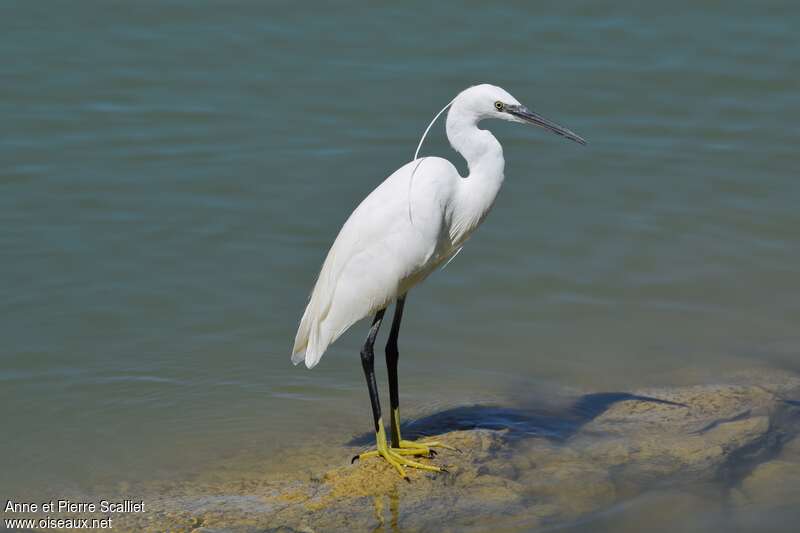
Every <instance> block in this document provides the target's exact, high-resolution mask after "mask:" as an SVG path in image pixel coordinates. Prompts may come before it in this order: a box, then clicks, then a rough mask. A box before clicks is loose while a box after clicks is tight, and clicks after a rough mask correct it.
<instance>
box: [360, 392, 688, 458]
mask: <svg viewBox="0 0 800 533" xmlns="http://www.w3.org/2000/svg"><path fill="white" fill-rule="evenodd" d="M626 400H637V401H640V402H652V403H657V404H665V405H673V406H678V407H687V405H686V404H683V403H679V402H673V401H669V400H662V399H659V398H653V397H650V396H641V395H638V394H631V393H627V392H598V393H593V394H586V395H584V396H581V397H580V398H578V400H577V401H576V402H575V403H574V404H572V405H571V406H570V407H569V408H567V409H563V410H560V411H545V410H539V409H524V408H516V407H504V406H498V405H481V404H476V405H467V406H461V407H453V408H451V409H445V410H443V411H439V412H438V413H433V414H431V415H428V416H425V417H422V418H418V419H415V420H410V421H408V422H404V423H403V424H402V425H401V426H400V429H401V431H402V434H403V438H410V439H420V438H423V437H426V436H429V435H441V434H443V433H449V432H451V431H468V430H473V429H490V430H495V431H498V430H507V433H506V438H507V439H508V440H518V439H523V438H532V437H537V438H545V439H548V440H551V441H554V442H560V441H564V440H566V439H568V438H569V437H571V436H572V435H573V434H574V433H575V432H577V431H578V430H579V429H580V428H581V427H583V425H584V424H586V423H588V422H590V421H592V420H594V419H595V418H596V417H598V416H600V415H601V414H603V413H604V412H606V411H607V410H608V409H609V408H610V407H611V406H612V405H614V404H615V403H617V402H622V401H626ZM374 442H375V435H374V434H373V433H364V434H362V435H359V436H357V437H354V438H353V439H352V440H351V441H349V442H348V443H347V445H348V446H367V445H370V444H374Z"/></svg>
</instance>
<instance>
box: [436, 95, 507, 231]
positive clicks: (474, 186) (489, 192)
mask: <svg viewBox="0 0 800 533" xmlns="http://www.w3.org/2000/svg"><path fill="white" fill-rule="evenodd" d="M482 118H484V117H483V116H481V115H480V114H479V113H477V112H475V111H474V110H473V109H471V108H470V107H468V106H465V105H462V102H460V101H459V99H458V98H456V100H455V101H454V102H453V105H452V107H451V108H450V111H449V112H448V114H447V124H446V129H447V139H448V140H449V141H450V145H451V146H452V147H453V149H454V150H455V151H457V152H458V153H459V154H461V155H462V157H464V159H465V160H466V161H467V165H468V166H469V174H468V175H467V177H465V178H463V179H462V181H461V184H460V187H459V188H458V193H457V196H456V198H454V202H453V206H452V209H453V212H452V223H451V230H450V236H451V239H452V241H453V243H454V245H456V246H459V245H460V244H461V243H463V241H464V240H465V239H466V238H467V237H469V235H470V234H471V233H472V231H473V230H474V229H475V228H477V227H478V226H479V225H480V223H481V222H482V221H483V219H484V218H485V217H486V215H487V214H488V213H489V211H490V210H491V208H492V205H494V201H495V199H496V198H497V193H498V192H500V187H501V186H502V185H503V178H504V175H503V169H504V167H505V160H504V159H503V148H502V146H500V142H499V141H498V140H497V139H496V138H495V136H494V135H492V134H491V132H489V131H488V130H483V129H480V128H479V127H478V122H479V121H480V120H481V119H482Z"/></svg>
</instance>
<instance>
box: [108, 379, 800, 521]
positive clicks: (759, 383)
mask: <svg viewBox="0 0 800 533" xmlns="http://www.w3.org/2000/svg"><path fill="white" fill-rule="evenodd" d="M797 399H800V378H798V376H795V375H792V374H787V373H781V372H772V371H753V372H748V373H743V374H739V375H737V376H735V377H734V378H732V379H730V380H729V381H728V382H726V383H724V384H717V385H708V386H694V387H682V388H661V389H656V388H654V389H647V390H640V391H635V392H630V393H598V394H589V395H585V396H582V397H580V398H578V399H577V401H576V402H574V404H573V405H572V406H571V407H570V408H568V409H566V410H564V411H559V412H548V413H542V412H533V411H526V410H517V411H514V410H513V408H510V407H509V408H505V407H504V408H502V409H503V410H504V411H503V412H504V413H506V414H509V413H510V414H514V416H515V417H516V418H513V420H512V422H513V423H512V424H510V427H509V429H489V428H481V427H477V428H474V429H463V428H462V429H457V430H455V431H444V432H441V433H440V434H437V435H436V439H437V440H441V441H443V442H445V443H447V444H450V445H452V446H455V447H457V448H459V449H460V450H462V451H463V453H455V452H450V451H446V450H443V451H442V452H441V453H440V454H439V455H438V456H437V457H436V458H435V459H434V460H433V461H430V460H428V459H421V461H422V462H433V463H435V464H439V465H444V466H446V467H447V469H448V471H449V472H448V473H441V474H436V473H430V472H425V471H419V470H414V469H408V471H409V476H410V478H411V479H410V483H409V482H406V481H404V480H402V479H401V478H400V477H399V476H398V475H397V474H396V472H394V470H392V469H391V467H390V466H389V465H387V464H386V463H385V462H384V461H382V460H380V459H369V460H365V461H361V462H360V463H358V464H356V465H349V464H348V465H342V466H338V467H331V466H330V465H329V463H326V462H322V463H321V464H319V465H316V466H311V472H310V473H309V472H308V470H307V467H306V468H303V469H301V468H298V469H296V470H292V469H291V468H285V469H284V473H283V474H279V475H278V474H265V475H263V476H260V477H258V478H256V479H247V480H244V479H230V480H227V481H220V480H219V479H215V480H214V481H208V482H197V483H194V484H190V483H187V484H184V485H183V486H182V487H176V486H172V487H170V486H167V487H164V488H163V489H162V490H161V491H160V493H161V496H160V497H159V498H158V500H157V502H154V503H153V505H154V506H155V507H157V508H159V509H160V513H161V514H160V519H159V520H157V521H156V522H157V523H152V521H151V522H150V523H146V522H138V523H137V522H136V521H135V518H136V517H130V516H129V517H127V518H128V519H129V520H128V522H125V521H124V520H122V521H121V523H117V524H116V525H115V528H116V529H120V528H123V529H124V528H126V527H128V528H130V529H134V530H141V529H145V530H159V531H161V530H165V529H170V530H185V531H191V530H192V529H193V528H198V529H197V530H199V531H306V532H310V531H314V532H321V531H339V530H348V531H361V530H372V529H376V530H378V531H380V530H383V531H394V530H411V531H417V530H432V531H464V530H465V529H466V530H476V531H484V530H498V529H503V530H514V529H526V530H529V529H532V528H535V527H536V526H537V525H548V524H557V523H565V522H570V521H574V520H578V519H584V518H586V517H589V516H591V515H592V514H593V513H598V512H601V511H605V510H608V509H610V508H612V506H614V505H615V504H617V503H620V502H623V501H626V500H628V499H631V498H635V497H638V496H640V495H641V494H643V493H644V492H645V491H646V490H647V489H650V488H653V489H658V488H659V487H663V486H665V484H670V486H671V487H673V489H674V487H675V486H680V484H681V483H689V482H702V483H707V484H717V485H718V486H719V487H720V490H725V491H728V490H730V491H731V494H732V495H733V496H732V497H731V501H732V503H733V504H734V505H758V504H763V503H764V502H763V500H764V499H766V500H774V499H775V498H778V497H782V498H783V499H784V500H785V499H786V497H788V498H793V499H794V501H793V503H794V504H797V503H798V499H800V493H798V492H791V490H795V491H797V489H798V488H800V483H798V482H796V481H795V482H794V483H793V484H790V486H791V487H792V489H790V491H789V492H788V496H787V493H786V491H785V490H784V492H783V493H781V494H779V495H776V494H775V492H774V489H773V487H775V486H787V483H789V480H797V479H798V478H800V440H794V441H792V439H793V438H794V436H795V435H796V434H797V431H798V419H799V414H800V405H796V404H795V403H794V402H795V401H796V400H797ZM459 409H460V411H459V416H461V415H463V413H464V412H467V411H468V410H469V409H489V408H488V407H487V406H474V407H472V408H470V407H465V408H459ZM491 409H495V410H496V409H500V408H498V407H491ZM433 416H434V417H439V418H437V420H445V421H449V422H448V423H452V422H453V421H454V420H456V419H457V417H456V416H455V415H454V414H453V413H450V414H448V413H439V414H436V415H433ZM526 421H527V423H523V422H526ZM423 425H424V424H423ZM477 425H478V426H480V424H477ZM451 427H452V426H451ZM455 427H461V426H459V425H458V424H455ZM553 427H558V428H560V431H551V429H552V428H553ZM795 448H797V450H795ZM782 450H785V451H783V452H782ZM357 451H359V450H358V449H356V448H354V447H342V449H341V458H344V457H346V456H348V454H353V453H356V452H357ZM337 455H338V452H337ZM302 456H303V450H302V449H296V450H295V451H294V457H295V458H297V457H300V458H302ZM284 466H285V465H284ZM292 472H296V473H295V474H293V473H292ZM659 490H660V489H659ZM670 498H678V499H679V500H680V501H681V502H683V501H684V499H681V498H682V497H678V496H674V495H671V496H670ZM691 503H692V502H691V499H689V504H691ZM687 505H688V504H687ZM688 506H689V507H691V505H688ZM187 509H190V510H191V513H188V512H187ZM131 518H133V520H131Z"/></svg>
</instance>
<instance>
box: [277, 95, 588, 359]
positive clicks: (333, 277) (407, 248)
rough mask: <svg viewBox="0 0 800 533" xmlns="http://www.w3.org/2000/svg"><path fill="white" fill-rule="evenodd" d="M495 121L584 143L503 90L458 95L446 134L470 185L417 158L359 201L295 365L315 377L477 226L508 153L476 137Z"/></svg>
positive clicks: (307, 316) (310, 314)
mask: <svg viewBox="0 0 800 533" xmlns="http://www.w3.org/2000/svg"><path fill="white" fill-rule="evenodd" d="M489 118H497V119H502V120H510V121H514V122H532V123H535V124H537V125H540V126H543V127H546V128H548V129H551V130H552V131H554V132H555V133H558V134H560V135H564V136H566V137H568V138H572V139H573V140H577V141H578V142H582V139H580V137H577V136H576V135H575V134H573V133H572V132H570V131H569V130H565V129H563V128H560V127H558V126H555V125H554V124H552V123H549V122H547V121H545V120H544V119H543V118H541V117H540V116H538V115H536V114H535V113H532V112H529V111H528V110H527V109H526V108H524V107H523V106H522V105H521V104H520V103H519V102H518V101H517V100H516V99H515V98H514V97H513V96H511V95H510V94H509V93H507V92H506V91H505V90H503V89H501V88H499V87H495V86H492V85H486V84H484V85H477V86H474V87H470V88H468V89H466V90H465V91H463V92H461V93H460V94H459V95H458V96H457V97H456V98H455V99H454V100H453V102H452V105H451V107H450V110H449V112H448V115H447V127H446V130H447V138H448V140H449V141H450V144H451V145H452V146H453V148H454V149H455V150H456V151H458V152H459V153H460V154H461V155H462V156H463V157H464V158H465V159H466V161H467V163H468V165H469V174H468V176H466V177H462V176H460V175H459V173H458V171H457V170H456V168H455V167H454V166H453V165H452V164H451V163H450V162H449V161H447V160H446V159H442V158H440V157H425V158H421V159H416V160H414V161H411V162H409V163H407V164H405V165H404V166H402V167H401V168H400V169H398V170H397V171H395V172H394V173H393V174H392V175H391V176H389V177H388V178H386V180H385V181H383V183H381V184H380V185H379V186H378V187H377V188H376V189H375V190H374V191H372V192H371V193H370V194H369V196H367V197H366V198H365V199H364V200H363V201H362V202H361V204H360V205H359V206H358V207H357V208H356V210H355V211H353V213H352V214H351V215H350V217H349V218H348V219H347V222H345V224H344V226H343V227H342V229H341V230H340V232H339V235H338V236H337V237H336V240H335V241H334V243H333V246H331V249H330V251H329V252H328V256H327V257H326V259H325V262H324V264H323V265H322V270H321V271H320V273H319V277H318V278H317V283H316V285H315V286H314V290H313V292H312V294H311V299H310V301H309V303H308V306H307V307H306V310H305V312H304V313H303V318H302V319H301V321H300V327H299V329H298V331H297V336H296V338H295V342H294V348H293V349H292V362H293V363H294V364H298V363H300V362H301V361H305V364H306V366H307V367H308V368H313V367H314V366H315V365H316V364H317V363H318V362H319V360H320V358H321V357H322V355H323V354H324V353H325V350H326V349H327V348H328V346H329V345H330V344H331V343H332V342H334V341H335V340H336V339H337V338H338V337H339V336H340V335H341V334H342V333H344V332H345V331H346V330H347V329H348V328H349V327H350V326H352V325H353V324H354V323H356V322H357V321H359V320H361V319H362V318H364V317H367V316H370V315H373V314H375V313H376V312H377V311H379V310H381V309H384V308H385V307H386V306H388V305H389V304H390V303H391V302H392V301H394V300H395V299H396V298H398V297H399V296H402V295H404V294H405V293H406V292H407V291H408V290H409V289H411V288H412V287H414V286H415V285H417V284H418V283H420V282H421V281H422V280H424V279H425V278H426V277H427V276H428V275H429V274H431V272H433V271H434V270H435V269H436V268H437V267H439V266H441V265H443V264H444V263H445V262H446V261H447V260H448V259H449V258H450V257H452V256H453V255H454V254H455V253H457V252H458V251H459V250H460V248H461V246H462V245H463V244H464V241H465V240H466V239H467V238H468V237H469V236H470V235H471V234H472V232H473V231H474V230H475V228H477V227H478V225H480V223H481V222H482V221H483V219H484V217H485V216H486V215H487V214H488V212H489V210H490V209H491V207H492V205H493V204H494V201H495V198H496V197H497V193H498V192H499V190H500V187H501V185H502V183H503V167H504V159H503V149H502V147H501V146H500V143H499V142H498V141H497V139H495V137H494V136H493V135H492V134H491V133H489V132H488V131H486V130H482V129H480V128H478V123H479V122H480V121H481V120H484V119H489Z"/></svg>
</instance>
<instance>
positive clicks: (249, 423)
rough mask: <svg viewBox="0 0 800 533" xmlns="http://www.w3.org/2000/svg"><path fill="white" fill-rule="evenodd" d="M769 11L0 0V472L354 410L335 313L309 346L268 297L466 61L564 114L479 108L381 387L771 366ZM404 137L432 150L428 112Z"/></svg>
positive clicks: (782, 342)
mask: <svg viewBox="0 0 800 533" xmlns="http://www.w3.org/2000/svg"><path fill="white" fill-rule="evenodd" d="M739 4H743V3H739ZM799 15H800V13H798V10H797V7H796V6H794V5H793V4H791V3H789V2H783V3H780V2H766V3H758V4H756V3H751V4H743V5H738V4H731V3H724V4H723V3H716V2H683V1H681V2H677V3H676V2H672V3H670V4H669V5H664V6H662V7H655V6H649V7H644V6H642V7H633V8H631V7H625V8H622V7H620V6H617V5H616V4H614V3H611V2H588V1H587V2H577V3H570V4H569V5H566V4H565V5H558V6H556V5H547V6H544V5H542V6H539V5H533V4H529V3H527V2H510V3H503V4H502V5H499V4H498V5H487V4H486V3H483V2H468V3H466V4H465V5H464V6H462V7H460V8H458V9H456V8H448V7H444V6H441V7H439V6H434V5H430V4H429V3H424V2H418V3H414V4H411V3H404V4H403V5H402V7H401V6H397V7H367V6H365V5H360V4H354V3H353V4H342V5H338V6H335V7H333V6H331V7H320V6H314V7H312V6H310V5H302V4H297V3H278V2H275V3H256V2H252V3H249V2H226V3H215V2H188V1H182V2H160V3H155V2H152V3H137V4H135V5H125V4H122V3H107V2H78V3H67V2H51V3H22V2H18V3H14V2H12V3H4V4H3V5H2V6H0V30H1V31H0V54H1V55H2V57H3V60H2V61H0V80H2V82H1V83H0V117H2V121H0V249H2V257H3V259H2V261H0V280H2V281H1V282H0V283H2V291H1V292H0V338H2V339H3V345H2V346H3V349H2V351H0V382H1V384H0V420H2V436H0V471H1V472H3V475H2V477H0V494H23V493H28V494H39V493H41V492H42V491H44V490H47V491H49V492H54V493H58V492H59V491H61V490H66V488H77V489H81V490H83V489H86V490H88V488H90V487H92V486H94V484H96V483H101V482H108V481H116V480H129V479H135V478H159V477H165V476H172V475H177V476H184V475H187V474H189V473H191V472H193V471H195V470H197V469H202V468H205V467H207V466H208V465H211V464H213V462H214V461H215V460H216V459H218V458H219V457H221V456H225V455H226V454H229V453H233V452H235V451H237V450H240V449H242V448H252V449H261V450H263V451H264V453H265V454H268V453H269V451H270V450H271V449H276V448H281V447H287V446H291V445H293V443H296V442H298V441H301V440H302V441H307V440H309V439H314V440H320V441H322V439H323V438H324V436H325V435H334V434H335V435H340V434H350V435H353V434H360V433H362V432H363V431H366V430H368V429H369V426H370V415H369V403H368V400H367V393H366V389H365V387H364V386H363V376H362V373H361V367H360V364H359V361H358V347H359V344H360V342H361V339H362V337H363V335H364V334H365V328H366V325H365V324H359V325H358V326H356V327H355V328H353V329H352V330H351V331H350V332H349V333H348V334H347V335H345V336H344V337H342V339H341V340H339V341H338V342H337V343H336V344H335V345H334V346H333V347H332V348H331V349H330V350H329V352H328V353H327V354H326V355H325V357H324V359H323V360H322V362H321V364H320V365H319V366H318V367H317V368H316V369H315V370H314V371H312V372H309V371H307V370H305V369H304V368H295V367H292V365H291V364H290V362H289V350H290V348H291V344H292V340H293V337H294V333H295V328H296V325H297V321H298V320H299V318H300V315H301V314H302V310H303V307H304V304H305V302H306V298H307V296H308V293H309V291H310V289H311V287H312V285H313V282H314V279H315V275H316V272H317V270H318V268H319V266H320V265H321V263H322V260H323V259H324V256H325V253H326V251H327V248H328V246H329V245H330V243H331V242H332V240H333V238H334V237H335V235H336V233H337V231H338V228H339V227H340V225H341V224H342V223H343V222H344V220H345V219H346V217H347V215H348V213H349V212H350V210H351V209H352V208H353V207H354V206H355V205H356V204H357V203H358V202H359V201H360V199H361V198H362V197H363V196H365V195H366V194H367V193H368V192H369V191H370V190H372V188H374V187H375V186H376V185H377V184H378V183H379V182H380V181H381V180H382V179H383V178H385V177H386V176H387V175H389V174H390V173H391V172H392V171H393V170H394V169H396V168H397V167H399V166H400V165H402V164H403V163H405V162H406V161H408V160H409V159H410V157H411V156H412V154H413V151H414V148H415V146H416V143H417V141H418V139H419V135H420V134H421V132H422V130H423V129H424V127H425V125H426V124H427V122H428V121H429V120H430V118H431V117H432V116H433V114H434V113H435V112H436V111H438V110H439V109H440V108H441V106H442V105H444V104H445V103H446V102H448V101H449V100H450V99H451V98H452V97H453V96H454V95H455V94H456V93H457V92H458V91H460V90H461V89H463V88H465V87H466V86H468V85H471V84H474V83H478V82H489V83H493V84H497V85H500V86H502V87H504V88H506V89H507V90H509V91H510V92H511V93H512V94H514V95H515V96H516V97H517V98H518V99H519V100H520V101H522V102H524V103H526V104H527V105H528V106H529V107H531V108H532V109H535V110H537V111H539V112H541V113H542V114H544V115H545V116H548V117H551V118H553V119H554V120H556V121H557V122H559V123H562V124H564V125H565V126H567V127H569V128H570V129H572V130H574V131H576V132H577V133H579V134H580V135H582V136H584V137H585V138H587V139H588V141H589V143H590V144H589V146H588V147H586V148H582V147H580V146H577V145H575V144H574V143H569V142H566V141H564V140H562V139H559V138H557V137H555V136H552V135H546V134H544V133H542V132H540V131H535V130H533V129H526V128H523V127H520V126H517V125H512V124H491V123H489V124H487V127H489V128H491V129H492V131H494V132H495V134H496V135H497V136H498V138H499V139H500V140H501V142H502V143H503V145H504V147H505V155H506V160H507V166H506V178H507V180H506V184H505V186H504V190H503V191H502V192H501V194H500V197H499V199H498V202H497V204H496V207H495V210H494V212H493V213H492V214H491V215H490V216H489V218H488V219H487V221H486V223H485V224H484V226H483V227H482V228H481V229H480V230H479V231H478V232H477V233H476V235H475V236H474V237H473V238H472V240H471V241H470V242H469V244H468V246H467V247H466V248H465V249H464V251H463V252H462V253H461V254H460V255H459V256H458V258H457V259H456V260H455V261H454V262H453V263H452V264H451V265H449V266H448V267H447V269H446V270H445V271H444V272H441V273H437V274H436V275H434V276H433V277H432V278H431V279H429V280H428V281H427V282H426V283H425V284H424V285H423V286H421V287H420V288H418V289H416V290H415V291H414V292H412V293H411V295H410V296H409V300H408V304H407V307H406V320H405V322H404V328H403V333H402V336H401V363H400V366H401V370H400V372H401V378H400V379H401V382H400V383H401V398H402V401H403V410H404V413H407V414H409V415H417V414H420V413H425V412H432V411H435V410H436V409H438V408H440V407H442V406H454V405H460V404H463V403H466V402H471V401H473V400H475V399H476V398H478V397H479V398H491V397H505V396H507V395H508V394H509V391H511V390H515V389H517V388H519V387H523V388H525V389H526V390H539V389H541V390H551V389H557V390H560V389H568V390H629V389H631V388H634V387H640V386H643V385H650V384H685V383H695V382H703V381H706V380H709V379H712V378H713V377H714V376H716V375H719V374H721V373H723V372H728V371H731V370H732V369H736V368H739V367H748V366H753V365H759V364H769V365H779V366H785V367H790V368H793V369H800V364H798V360H797V357H796V356H797V353H798V346H800V334H798V328H797V323H798V319H800V303H799V302H800V300H798V298H797V289H798V279H799V278H798V264H800V245H798V241H799V240H800V239H799V237H800V212H799V211H798V209H797V206H798V203H800V179H798V176H797V168H798V157H797V147H796V143H797V139H798V136H800V77H798V75H797V73H798V65H800V46H798V42H797V35H796V24H795V22H796V21H797V20H798V16H799ZM424 153H427V154H437V155H444V156H446V157H451V158H453V159H454V160H455V158H456V157H457V156H456V155H455V154H454V153H453V152H452V151H451V150H450V148H449V147H448V145H447V143H446V140H445V138H444V133H443V128H442V127H441V124H440V125H438V126H437V127H435V128H434V129H433V131H432V134H431V136H430V137H429V141H428V144H426V146H425V148H424ZM457 166H459V167H460V168H462V169H463V167H464V165H463V163H461V162H460V161H459V162H457ZM381 343H382V341H381ZM381 366H382V365H381ZM379 377H380V379H382V380H383V379H384V373H383V370H382V369H381V370H380V375H379ZM381 383H385V381H382V382H381ZM386 401H387V397H386V395H385V393H384V402H386Z"/></svg>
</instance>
